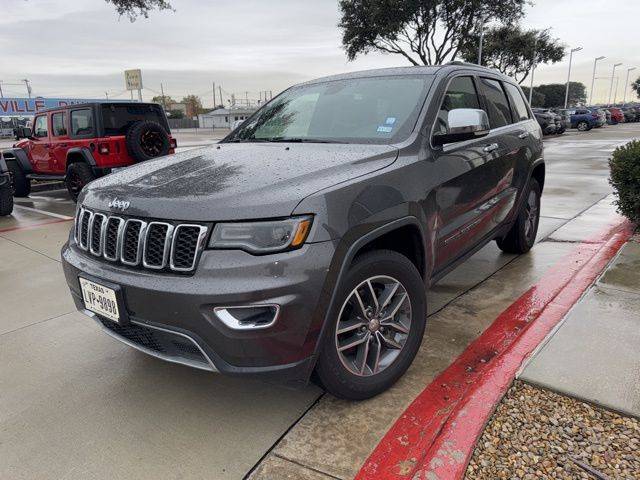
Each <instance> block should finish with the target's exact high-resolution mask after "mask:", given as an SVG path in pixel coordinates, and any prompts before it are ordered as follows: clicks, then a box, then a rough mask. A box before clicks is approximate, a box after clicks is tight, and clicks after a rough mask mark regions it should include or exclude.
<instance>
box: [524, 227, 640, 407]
mask: <svg viewBox="0 0 640 480" xmlns="http://www.w3.org/2000/svg"><path fill="white" fill-rule="evenodd" d="M639 347H640V235H636V236H635V237H633V238H632V239H631V240H630V241H629V242H627V243H626V244H625V246H624V247H623V248H622V249H621V250H620V252H619V253H618V255H617V256H616V257H615V258H614V260H613V261H612V262H611V263H610V264H609V266H608V268H607V270H606V271H605V273H604V274H603V275H602V276H601V277H600V279H599V280H598V281H597V282H596V284H595V285H594V286H593V287H591V288H590V289H589V290H588V291H587V293H586V294H585V295H584V297H583V298H582V299H581V300H580V301H579V302H578V303H577V304H576V305H575V307H574V308H573V309H572V310H571V312H570V313H569V314H568V315H567V317H566V318H565V319H564V321H563V322H562V323H561V324H560V325H559V327H558V328H557V329H556V330H555V331H554V332H553V333H552V335H550V336H549V338H548V339H547V341H546V343H545V344H544V345H543V346H542V347H541V348H540V349H539V350H538V352H537V353H536V354H535V355H534V356H533V357H532V359H531V360H530V361H529V363H528V365H527V366H526V367H525V368H524V370H523V372H522V373H521V375H520V377H519V378H520V379H521V380H524V381H526V382H529V383H532V384H535V385H539V386H541V387H544V388H547V389H550V390H554V391H556V392H559V393H563V394H565V395H569V396H571V397H575V398H577V399H579V400H583V401H585V402H588V403H592V404H596V405H601V406H603V407H605V408H607V409H610V410H614V411H617V412H620V413H622V414H625V415H631V416H634V417H640V382H639V381H638V380H639V379H640V348H639Z"/></svg>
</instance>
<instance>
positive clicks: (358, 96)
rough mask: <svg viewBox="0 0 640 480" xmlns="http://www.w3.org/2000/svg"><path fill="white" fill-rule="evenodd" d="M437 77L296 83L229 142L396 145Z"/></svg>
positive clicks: (264, 108)
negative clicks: (299, 84) (295, 85)
mask: <svg viewBox="0 0 640 480" xmlns="http://www.w3.org/2000/svg"><path fill="white" fill-rule="evenodd" d="M432 80H433V77H432V76H427V75H406V76H388V77H369V78H358V79H349V80H337V81H330V82H325V83H317V84H312V85H302V86H299V87H293V88H290V89H289V90H286V91H285V92H284V93H282V94H281V95H279V96H278V97H277V98H275V99H274V100H273V101H272V102H270V103H269V104H268V105H266V106H264V107H263V108H262V109H260V110H259V111H258V112H256V113H255V114H254V115H253V116H252V117H251V118H250V119H249V120H248V121H247V122H246V123H245V124H244V125H243V126H242V127H241V128H239V129H237V130H235V131H234V132H232V133H231V135H229V137H227V138H226V139H225V142H259V141H263V142H270V141H271V142H277V141H282V142H286V141H294V142H310V143H313V142H318V143H325V142H326V143H380V144H387V143H395V142H398V141H401V140H404V139H405V138H406V137H407V136H408V135H409V134H410V133H411V131H412V130H413V128H414V126H415V123H416V120H417V118H418V114H419V113H420V108H421V107H422V104H423V103H424V98H425V96H426V94H427V90H428V87H429V86H430V85H431V82H432Z"/></svg>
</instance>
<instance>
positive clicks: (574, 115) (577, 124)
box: [567, 108, 599, 132]
mask: <svg viewBox="0 0 640 480" xmlns="http://www.w3.org/2000/svg"><path fill="white" fill-rule="evenodd" d="M567 113H568V114H569V115H570V116H571V128H577V129H578V130H579V131H581V132H586V131H587V130H591V129H592V128H594V127H596V126H598V122H599V115H598V113H597V112H593V111H591V110H589V109H587V108H575V109H567Z"/></svg>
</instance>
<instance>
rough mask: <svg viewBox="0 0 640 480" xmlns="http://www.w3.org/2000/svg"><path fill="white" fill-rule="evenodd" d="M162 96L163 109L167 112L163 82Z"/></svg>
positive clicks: (161, 87) (161, 86)
mask: <svg viewBox="0 0 640 480" xmlns="http://www.w3.org/2000/svg"><path fill="white" fill-rule="evenodd" d="M160 95H161V96H162V109H163V110H164V111H166V110H167V101H166V99H165V97H164V86H163V85H162V82H160Z"/></svg>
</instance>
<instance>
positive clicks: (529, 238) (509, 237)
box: [496, 178, 541, 254]
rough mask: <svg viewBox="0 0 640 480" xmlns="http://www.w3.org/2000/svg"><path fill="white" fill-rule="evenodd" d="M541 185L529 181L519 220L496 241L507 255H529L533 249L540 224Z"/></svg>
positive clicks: (533, 180)
mask: <svg viewBox="0 0 640 480" xmlns="http://www.w3.org/2000/svg"><path fill="white" fill-rule="evenodd" d="M540 195H541V192H540V184H538V181H537V180H536V179H535V178H532V179H530V180H529V187H528V188H527V190H526V192H525V196H524V201H523V203H522V205H521V207H520V212H519V213H518V218H517V219H516V221H515V223H514V224H513V226H512V227H511V230H509V232H508V233H507V234H506V235H505V236H504V237H503V238H499V239H497V240H496V243H497V244H498V248H499V249H500V250H502V251H503V252H506V253H517V254H522V253H527V252H528V251H529V250H531V247H533V245H534V243H535V241H536V235H537V234H538V224H539V223H540Z"/></svg>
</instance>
